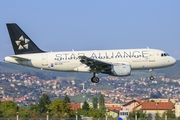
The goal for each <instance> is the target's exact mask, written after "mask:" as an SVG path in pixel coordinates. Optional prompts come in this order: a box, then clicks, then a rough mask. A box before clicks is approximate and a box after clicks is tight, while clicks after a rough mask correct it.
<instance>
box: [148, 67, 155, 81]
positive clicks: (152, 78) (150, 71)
mask: <svg viewBox="0 0 180 120" xmlns="http://www.w3.org/2000/svg"><path fill="white" fill-rule="evenodd" d="M148 71H149V73H150V75H151V76H150V77H149V79H150V80H154V76H153V75H152V69H149V70H148Z"/></svg>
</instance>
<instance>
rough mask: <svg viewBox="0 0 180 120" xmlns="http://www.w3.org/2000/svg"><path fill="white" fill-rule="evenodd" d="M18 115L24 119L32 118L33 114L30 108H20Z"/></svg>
mask: <svg viewBox="0 0 180 120" xmlns="http://www.w3.org/2000/svg"><path fill="white" fill-rule="evenodd" d="M18 114H19V116H20V117H22V118H28V117H30V116H31V114H32V112H31V110H30V109H29V108H27V107H20V108H19V111H18Z"/></svg>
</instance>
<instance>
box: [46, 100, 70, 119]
mask: <svg viewBox="0 0 180 120" xmlns="http://www.w3.org/2000/svg"><path fill="white" fill-rule="evenodd" d="M48 108H49V110H50V111H51V113H52V114H53V115H54V116H55V117H68V113H70V106H69V104H68V103H66V102H64V101H63V100H61V99H56V100H54V101H53V102H52V103H51V104H50V105H48Z"/></svg>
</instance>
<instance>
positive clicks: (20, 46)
mask: <svg viewBox="0 0 180 120" xmlns="http://www.w3.org/2000/svg"><path fill="white" fill-rule="evenodd" d="M6 25H7V28H8V31H9V35H10V38H11V42H12V46H13V49H14V53H15V54H16V55H17V54H29V53H41V52H44V51H42V50H41V49H39V48H38V47H37V46H36V44H34V42H33V41H32V40H31V39H30V38H29V37H28V36H27V35H26V34H25V33H24V32H23V30H22V29H21V28H20V27H19V26H18V25H17V24H15V23H8V24H6Z"/></svg>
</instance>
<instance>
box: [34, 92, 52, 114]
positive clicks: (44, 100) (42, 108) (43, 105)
mask: <svg viewBox="0 0 180 120" xmlns="http://www.w3.org/2000/svg"><path fill="white" fill-rule="evenodd" d="M50 103H51V100H50V98H49V96H48V95H46V94H43V95H42V97H41V98H40V100H39V104H38V105H37V111H38V112H39V113H46V112H47V111H48V109H47V105H49V104H50Z"/></svg>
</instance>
